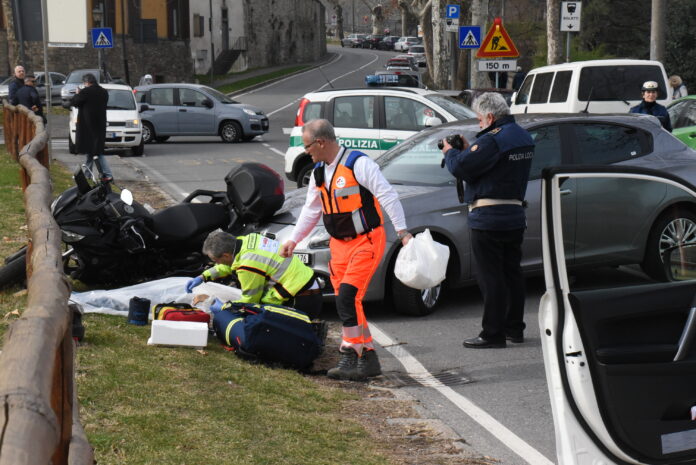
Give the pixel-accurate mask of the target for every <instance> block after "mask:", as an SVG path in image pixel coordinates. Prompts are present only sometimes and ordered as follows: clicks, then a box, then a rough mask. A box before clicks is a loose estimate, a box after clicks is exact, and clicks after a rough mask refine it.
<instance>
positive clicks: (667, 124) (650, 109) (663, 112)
mask: <svg viewBox="0 0 696 465" xmlns="http://www.w3.org/2000/svg"><path fill="white" fill-rule="evenodd" d="M631 113H642V114H644V115H653V116H657V119H659V120H660V123H662V127H663V128H665V129H666V130H668V131H669V132H672V122H671V121H670V119H669V113H667V109H666V108H665V107H663V106H662V105H660V104H659V103H657V102H653V103H648V102H646V101H645V100H643V101H642V102H640V103H639V104H638V105H636V106H635V107H633V108H631Z"/></svg>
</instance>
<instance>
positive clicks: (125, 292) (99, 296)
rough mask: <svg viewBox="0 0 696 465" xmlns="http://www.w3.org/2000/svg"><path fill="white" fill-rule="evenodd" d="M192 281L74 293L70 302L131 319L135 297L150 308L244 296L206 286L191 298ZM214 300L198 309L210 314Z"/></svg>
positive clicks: (89, 310)
mask: <svg viewBox="0 0 696 465" xmlns="http://www.w3.org/2000/svg"><path fill="white" fill-rule="evenodd" d="M189 279H191V278H164V279H158V280H155V281H149V282H146V283H140V284H135V285H133V286H127V287H122V288H120V289H100V290H94V291H87V292H73V293H72V294H70V300H72V301H73V302H77V303H78V304H80V305H82V308H83V309H84V312H85V313H105V314H108V315H121V316H128V305H129V302H130V300H131V298H133V297H140V298H144V299H149V300H150V307H152V305H155V304H159V303H166V302H182V303H187V304H190V303H191V302H192V300H193V297H194V296H196V295H198V294H207V295H209V296H213V297H217V298H218V299H220V300H222V301H223V302H225V301H228V300H238V299H240V298H241V296H242V292H241V291H240V290H239V289H237V288H234V287H230V286H225V285H223V284H218V283H213V282H209V283H203V284H201V285H200V286H197V287H195V288H194V289H193V293H192V294H187V293H186V283H187V282H188V281H189ZM211 301H212V299H208V301H206V302H204V303H202V304H200V305H199V307H200V308H201V309H203V310H207V309H208V306H210V302H211Z"/></svg>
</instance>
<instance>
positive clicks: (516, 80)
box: [512, 66, 527, 90]
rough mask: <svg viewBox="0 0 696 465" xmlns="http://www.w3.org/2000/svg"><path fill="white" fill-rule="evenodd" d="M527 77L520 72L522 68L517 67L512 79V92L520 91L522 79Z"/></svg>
mask: <svg viewBox="0 0 696 465" xmlns="http://www.w3.org/2000/svg"><path fill="white" fill-rule="evenodd" d="M526 75H527V73H525V72H524V71H522V67H521V66H518V67H517V72H516V73H515V77H513V78H512V88H513V90H520V87H522V83H523V82H524V77H525V76H526Z"/></svg>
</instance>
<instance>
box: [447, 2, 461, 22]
mask: <svg viewBox="0 0 696 465" xmlns="http://www.w3.org/2000/svg"><path fill="white" fill-rule="evenodd" d="M458 18H459V5H447V19H458Z"/></svg>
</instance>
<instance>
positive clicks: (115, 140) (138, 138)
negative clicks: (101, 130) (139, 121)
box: [104, 128, 143, 148]
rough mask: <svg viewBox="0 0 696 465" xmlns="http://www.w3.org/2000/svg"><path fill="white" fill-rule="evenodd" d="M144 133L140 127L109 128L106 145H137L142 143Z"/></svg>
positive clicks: (115, 146)
mask: <svg viewBox="0 0 696 465" xmlns="http://www.w3.org/2000/svg"><path fill="white" fill-rule="evenodd" d="M142 140H143V133H142V130H141V129H140V128H133V129H127V128H126V129H123V128H107V129H106V139H104V145H105V146H106V147H110V148H117V147H136V146H138V145H140V144H141V142H142Z"/></svg>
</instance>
